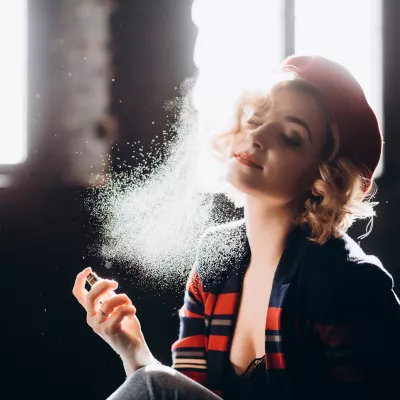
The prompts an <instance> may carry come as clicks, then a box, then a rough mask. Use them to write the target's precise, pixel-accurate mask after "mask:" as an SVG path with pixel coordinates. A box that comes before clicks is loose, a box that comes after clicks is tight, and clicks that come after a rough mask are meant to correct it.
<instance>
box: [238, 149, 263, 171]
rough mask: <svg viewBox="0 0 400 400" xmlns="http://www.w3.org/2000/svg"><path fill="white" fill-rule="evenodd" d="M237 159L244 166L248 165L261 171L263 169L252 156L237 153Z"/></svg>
mask: <svg viewBox="0 0 400 400" xmlns="http://www.w3.org/2000/svg"><path fill="white" fill-rule="evenodd" d="M235 158H236V159H237V160H238V161H239V162H241V163H242V164H245V165H248V166H250V167H256V168H259V169H263V167H262V166H261V165H260V164H258V163H257V161H256V159H255V158H254V157H253V156H251V155H250V154H247V153H244V152H241V153H237V154H235Z"/></svg>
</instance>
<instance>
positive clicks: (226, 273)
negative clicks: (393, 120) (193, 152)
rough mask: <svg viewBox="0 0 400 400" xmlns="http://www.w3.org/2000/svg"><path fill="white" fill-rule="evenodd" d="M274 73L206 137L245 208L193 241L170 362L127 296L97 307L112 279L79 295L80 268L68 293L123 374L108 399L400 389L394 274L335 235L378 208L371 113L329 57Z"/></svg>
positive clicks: (330, 394)
mask: <svg viewBox="0 0 400 400" xmlns="http://www.w3.org/2000/svg"><path fill="white" fill-rule="evenodd" d="M282 72H284V73H285V74H284V75H282V77H281V79H280V80H279V81H278V82H277V83H276V84H274V85H273V86H272V88H271V89H270V90H269V91H268V92H267V93H247V94H245V95H243V96H242V98H241V101H240V102H239V103H238V105H237V113H236V120H235V121H233V122H234V123H233V125H232V129H231V130H229V131H228V132H224V133H221V134H219V135H217V136H215V137H214V138H213V147H214V150H215V151H216V152H217V154H218V155H219V160H220V161H221V163H222V164H223V165H224V166H225V167H226V180H227V182H228V183H229V184H230V185H231V187H232V191H231V193H230V196H231V197H232V198H233V200H234V201H235V202H236V205H239V206H240V205H243V207H244V216H245V218H244V220H242V221H237V222H235V223H230V224H226V225H222V226H218V227H216V228H212V229H210V230H208V231H206V233H205V234H204V235H203V237H202V240H201V243H200V245H199V250H198V256H197V261H196V263H195V266H194V268H193V270H192V273H191V275H190V277H189V280H188V283H187V290H186V294H185V299H184V306H183V307H182V309H181V312H180V318H181V327H180V334H179V340H178V341H177V342H176V343H174V344H173V346H172V350H173V360H174V365H173V367H174V369H171V368H169V367H164V366H160V365H158V364H159V363H158V362H157V361H156V359H155V358H154V357H153V355H152V354H151V352H150V350H149V349H148V347H147V345H146V342H145V340H144V338H143V335H142V333H141V330H140V324H139V321H138V320H137V318H136V316H135V313H136V310H135V308H134V307H133V306H132V303H131V301H130V300H129V298H127V296H126V295H117V296H115V297H114V298H112V299H110V300H107V301H104V303H103V304H101V309H100V307H99V306H100V304H99V299H100V298H101V297H102V296H104V295H105V294H106V293H107V292H108V291H110V290H113V289H115V288H116V287H117V284H116V282H112V281H108V280H103V281H101V282H98V283H96V284H95V285H94V286H93V287H92V289H91V291H90V292H89V293H87V292H86V291H85V289H84V283H85V279H86V277H87V275H88V273H89V272H90V269H86V270H84V271H82V272H81V273H80V274H79V275H78V277H77V280H76V283H75V286H74V290H73V293H74V295H75V296H76V297H77V298H78V300H79V301H80V303H81V304H82V305H83V306H84V307H85V309H86V311H87V315H88V317H87V318H88V319H87V320H88V323H89V325H90V326H91V327H92V328H93V329H94V331H95V332H96V333H98V334H100V335H101V336H102V337H103V339H105V340H106V341H107V342H108V343H109V344H110V345H111V346H112V347H113V348H114V350H115V351H117V353H118V354H120V356H121V358H122V360H123V362H124V366H125V370H126V373H127V376H128V379H127V380H126V382H125V383H124V384H123V385H122V386H121V387H120V388H119V389H118V390H117V391H116V392H115V393H114V394H113V395H112V396H111V397H110V399H112V400H121V399H124V400H127V399H217V398H220V397H222V398H224V399H242V398H248V399H258V398H260V399H275V398H276V399H303V398H307V399H313V398H318V399H321V398H324V399H326V398H329V399H339V398H340V399H347V398H357V399H358V398H360V399H365V398H376V396H378V395H379V396H380V397H381V398H386V397H385V396H388V395H391V396H394V397H396V395H397V396H398V395H399V394H400V390H399V389H398V388H397V387H396V382H397V381H398V380H399V379H400V374H399V372H400V367H399V366H398V361H399V355H400V350H399V348H400V346H399V344H398V341H399V338H400V306H399V301H398V298H397V297H396V295H395V293H394V291H393V279H392V277H391V276H390V275H389V274H388V273H387V271H386V270H385V269H384V268H383V267H382V265H381V263H380V261H379V260H378V259H377V258H376V257H374V256H369V255H366V254H365V253H364V252H363V251H362V250H361V248H360V247H359V246H358V245H357V244H356V243H355V242H354V241H353V240H352V239H351V238H350V237H349V236H347V235H346V233H345V232H346V230H347V228H348V227H349V226H350V225H351V223H352V221H353V220H354V219H355V218H365V217H368V216H373V215H374V212H373V210H372V204H371V203H368V202H367V201H365V199H366V196H367V194H368V193H369V192H370V190H371V185H372V175H373V172H374V170H375V169H376V166H377V164H378V161H379V159H380V155H381V147H382V139H381V134H380V131H379V127H378V124H377V120H376V117H375V115H374V113H373V111H372V110H371V108H370V107H369V105H368V103H367V101H366V99H365V96H364V93H363V91H362V89H361V87H360V86H359V84H358V83H357V81H356V80H355V79H354V77H353V76H352V75H351V74H350V73H349V72H348V71H347V70H345V69H344V68H343V67H342V66H340V65H338V64H337V63H335V62H333V61H330V60H327V59H325V58H322V57H308V56H292V57H289V58H288V59H286V60H285V62H284V63H283V66H282ZM232 243H234V244H235V246H232ZM227 246H228V247H229V246H230V247H229V248H230V249H231V250H230V252H229V254H228V257H227V256H226V251H225V250H224V249H226V247H227ZM125 317H128V318H125ZM143 367H147V368H143ZM176 371H180V372H176ZM187 377H189V378H191V379H188V378H187Z"/></svg>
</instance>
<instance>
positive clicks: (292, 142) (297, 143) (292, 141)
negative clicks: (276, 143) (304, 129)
mask: <svg viewBox="0 0 400 400" xmlns="http://www.w3.org/2000/svg"><path fill="white" fill-rule="evenodd" d="M282 139H283V140H284V142H285V143H286V144H287V145H289V146H290V147H293V148H299V147H302V146H303V142H302V140H301V139H297V138H292V137H290V136H288V135H286V134H285V133H282Z"/></svg>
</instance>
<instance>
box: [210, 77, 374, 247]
mask: <svg viewBox="0 0 400 400" xmlns="http://www.w3.org/2000/svg"><path fill="white" fill-rule="evenodd" d="M279 87H286V88H290V89H293V90H300V91H305V92H307V93H309V94H311V95H312V96H314V97H315V98H316V99H317V100H318V101H319V102H320V104H322V106H323V107H324V110H325V113H326V117H327V127H326V133H327V135H326V139H327V140H326V142H325V146H324V149H323V154H322V157H321V163H320V165H319V177H318V178H317V179H316V180H315V181H314V182H313V184H312V186H311V188H310V191H309V196H307V198H306V201H305V204H304V209H303V211H302V212H301V213H300V215H298V217H297V218H296V220H295V221H294V223H295V224H296V225H308V226H309V228H310V231H311V236H310V237H309V240H311V241H313V242H315V243H318V244H320V245H322V244H324V243H326V241H327V240H328V239H329V238H330V237H332V236H333V237H340V236H341V235H342V234H343V233H346V232H347V230H348V229H349V228H350V227H351V225H352V224H353V222H354V221H355V220H357V219H366V218H370V223H369V224H368V226H369V230H368V232H367V233H366V234H365V235H363V236H361V237H360V238H363V237H365V236H367V235H368V234H369V233H370V232H371V229H372V221H373V217H374V216H375V211H374V206H375V205H376V204H378V203H376V202H372V201H371V200H372V198H373V197H374V196H375V193H376V185H375V183H374V182H372V181H370V180H369V179H366V178H365V176H366V174H365V168H364V167H363V166H361V165H359V164H357V163H356V162H354V161H352V160H350V159H349V158H348V157H346V156H345V155H343V154H340V151H339V149H340V138H339V130H338V127H337V126H336V124H335V121H334V119H333V118H332V116H331V113H330V111H329V109H328V108H327V107H326V106H325V105H324V101H323V99H322V97H321V95H320V93H319V92H318V90H317V88H315V87H314V86H313V85H311V84H310V83H308V82H306V81H304V80H302V79H300V78H298V77H297V76H296V75H295V74H293V73H290V74H287V73H286V74H284V76H283V77H282V76H281V77H280V78H279V79H278V80H277V81H275V83H274V85H273V86H272V88H273V89H274V90H275V89H277V88H279ZM272 88H271V89H272ZM254 102H256V103H257V104H258V106H259V107H261V108H264V109H265V108H266V107H268V96H266V95H265V94H263V95H262V94H260V92H246V93H245V92H243V94H242V96H241V97H240V99H239V101H238V102H237V103H236V105H235V110H234V113H233V115H234V118H233V121H232V124H231V126H230V128H229V129H228V130H226V131H224V132H214V133H213V134H212V135H211V137H210V140H209V145H210V146H211V150H212V153H213V155H214V156H215V158H216V159H217V160H218V161H219V162H220V163H221V164H225V162H226V160H227V148H228V146H229V143H230V141H231V139H232V137H233V135H234V134H235V133H236V132H238V130H239V129H240V121H241V118H242V115H243V112H244V109H245V107H246V106H248V105H249V104H251V103H254ZM225 185H226V186H225V190H224V193H225V194H226V196H227V197H228V198H229V199H230V200H231V201H232V202H233V203H234V205H235V206H236V207H243V193H242V192H240V191H239V190H238V189H237V188H235V187H233V186H232V185H230V184H228V183H225Z"/></svg>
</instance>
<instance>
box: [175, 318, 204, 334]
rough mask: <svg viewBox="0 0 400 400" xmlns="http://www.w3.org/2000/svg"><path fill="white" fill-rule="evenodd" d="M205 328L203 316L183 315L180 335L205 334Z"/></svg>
mask: <svg viewBox="0 0 400 400" xmlns="http://www.w3.org/2000/svg"><path fill="white" fill-rule="evenodd" d="M204 330H205V326H204V320H203V318H190V317H181V326H180V333H179V337H180V338H182V337H187V336H195V335H203V334H204Z"/></svg>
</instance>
